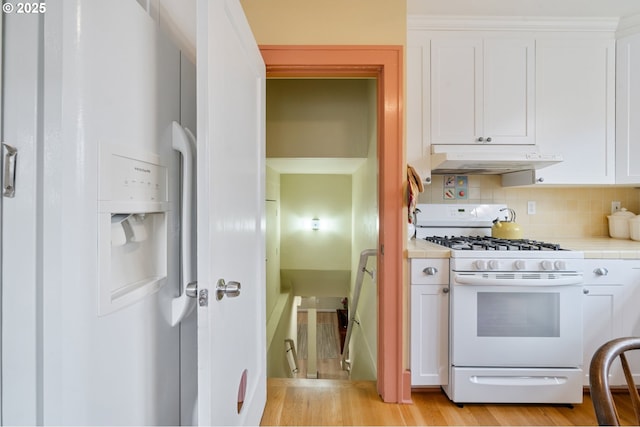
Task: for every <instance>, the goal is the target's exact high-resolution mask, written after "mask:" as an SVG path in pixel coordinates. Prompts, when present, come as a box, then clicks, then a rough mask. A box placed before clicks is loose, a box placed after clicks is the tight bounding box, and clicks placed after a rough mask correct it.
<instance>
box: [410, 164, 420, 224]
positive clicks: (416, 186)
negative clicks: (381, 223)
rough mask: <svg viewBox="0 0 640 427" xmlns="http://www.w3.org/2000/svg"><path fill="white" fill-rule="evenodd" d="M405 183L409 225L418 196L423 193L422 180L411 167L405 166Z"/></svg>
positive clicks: (411, 221)
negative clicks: (407, 196)
mask: <svg viewBox="0 0 640 427" xmlns="http://www.w3.org/2000/svg"><path fill="white" fill-rule="evenodd" d="M407 181H408V186H407V187H408V193H409V201H408V206H409V224H412V223H413V219H414V215H415V211H416V203H418V194H419V193H422V192H423V191H424V185H422V179H421V178H420V175H418V172H416V170H415V169H414V168H413V166H411V165H409V164H408V165H407Z"/></svg>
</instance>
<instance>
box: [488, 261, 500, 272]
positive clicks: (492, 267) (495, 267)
mask: <svg viewBox="0 0 640 427" xmlns="http://www.w3.org/2000/svg"><path fill="white" fill-rule="evenodd" d="M499 268H500V261H498V260H497V259H492V260H491V261H489V270H498V269H499Z"/></svg>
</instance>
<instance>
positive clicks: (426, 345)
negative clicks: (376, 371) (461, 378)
mask: <svg viewBox="0 0 640 427" xmlns="http://www.w3.org/2000/svg"><path fill="white" fill-rule="evenodd" d="M448 291H449V286H448V285H412V286H411V385H413V386H425V385H446V384H448V382H449V293H448Z"/></svg>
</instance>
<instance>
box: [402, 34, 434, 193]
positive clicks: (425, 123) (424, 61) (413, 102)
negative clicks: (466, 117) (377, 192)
mask: <svg viewBox="0 0 640 427" xmlns="http://www.w3.org/2000/svg"><path fill="white" fill-rule="evenodd" d="M421 36H422V34H421V33H417V34H411V33H409V34H408V36H407V91H406V93H407V96H406V120H407V163H408V164H410V165H411V166H413V167H414V168H415V169H416V171H417V172H418V173H419V174H420V176H421V177H422V179H423V180H425V181H426V182H429V181H430V180H431V164H430V163H429V159H430V155H431V153H430V151H429V150H430V148H431V147H430V146H431V144H430V136H429V135H430V133H431V126H430V125H431V120H430V119H429V117H430V111H431V110H430V103H429V99H430V86H429V82H430V80H431V79H430V55H429V52H430V49H429V40H428V39H426V40H425V39H424V37H421Z"/></svg>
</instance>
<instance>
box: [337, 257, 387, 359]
mask: <svg viewBox="0 0 640 427" xmlns="http://www.w3.org/2000/svg"><path fill="white" fill-rule="evenodd" d="M377 255H378V251H377V249H365V250H364V251H362V252H360V262H359V263H358V275H357V276H356V285H355V289H354V292H353V302H352V303H351V307H350V308H349V323H348V324H347V334H346V336H345V339H344V346H343V347H342V358H341V360H340V365H341V366H342V369H343V370H344V371H350V370H351V362H350V361H349V341H351V334H352V332H353V324H354V323H358V321H357V320H356V310H357V309H358V301H359V300H360V291H361V290H362V282H363V281H364V273H367V274H369V275H370V276H371V279H372V280H373V279H374V271H369V270H367V262H368V261H369V257H370V256H377ZM358 324H359V323H358Z"/></svg>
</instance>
